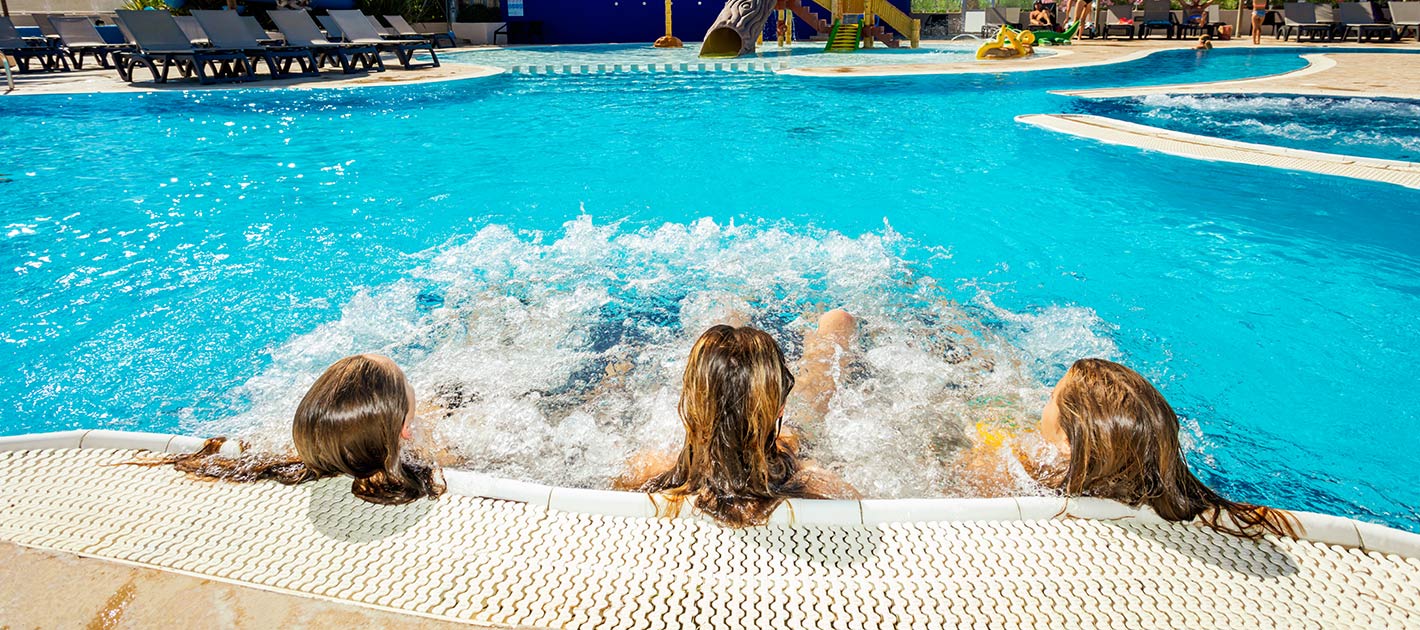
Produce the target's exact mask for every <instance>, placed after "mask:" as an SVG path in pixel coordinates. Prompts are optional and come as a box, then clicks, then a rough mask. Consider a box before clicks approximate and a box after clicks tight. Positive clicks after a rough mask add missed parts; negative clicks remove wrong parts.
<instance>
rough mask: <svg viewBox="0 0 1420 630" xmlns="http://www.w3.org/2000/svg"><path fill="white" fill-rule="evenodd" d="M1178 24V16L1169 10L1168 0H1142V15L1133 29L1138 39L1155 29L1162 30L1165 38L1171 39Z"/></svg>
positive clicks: (1146, 36)
mask: <svg viewBox="0 0 1420 630" xmlns="http://www.w3.org/2000/svg"><path fill="white" fill-rule="evenodd" d="M1178 26H1179V24H1178V18H1177V17H1174V14H1173V11H1171V10H1169V0H1144V15H1143V17H1142V18H1140V19H1139V23H1138V24H1137V25H1136V27H1135V31H1136V33H1137V34H1138V35H1139V39H1148V37H1149V35H1151V34H1152V33H1153V32H1154V31H1155V30H1163V31H1164V34H1165V39H1173V37H1174V34H1175V33H1176V32H1178Z"/></svg>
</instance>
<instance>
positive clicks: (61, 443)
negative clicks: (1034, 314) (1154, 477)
mask: <svg viewBox="0 0 1420 630" xmlns="http://www.w3.org/2000/svg"><path fill="white" fill-rule="evenodd" d="M202 443H203V440H202V439H201V438H195V437H190V436H180V435H172V434H166V433H142V432H128V431H112V430H107V429H92V430H72V431H59V432H53V433H34V434H28V435H18V436H7V437H0V452H6V451H28V450H43V449H141V450H148V451H153V452H168V453H185V452H192V451H195V450H197V449H198V448H199V447H201V445H202ZM223 452H224V453H226V454H229V455H231V454H236V453H238V452H240V451H239V450H238V448H237V447H236V445H235V444H234V443H230V442H229V443H228V444H227V445H224V447H223ZM443 473H444V479H445V481H446V483H447V485H448V492H449V493H450V494H455V495H459V496H467V497H481V498H487V499H501V500H508V501H518V502H522V503H526V504H528V505H530V506H533V507H537V508H544V509H549V510H554V511H560V512H570V513H581V514H595V515H600V516H611V517H640V518H648V517H654V516H656V508H655V505H654V503H653V502H652V499H651V497H650V495H646V494H643V493H636V492H619V491H613V490H588V489H582V488H562V487H553V486H547V485H543V484H537V483H531V482H526V481H519V480H514V479H503V478H498V477H492V476H489V475H484V474H481V473H475V472H470V471H464V470H453V469H446V470H444V471H443ZM1292 514H1293V515H1295V516H1296V517H1297V520H1298V522H1299V523H1300V525H1301V527H1302V532H1301V534H1302V535H1301V536H1300V538H1301V539H1302V540H1308V541H1312V542H1318V543H1323V544H1331V545H1338V546H1341V547H1347V548H1354V549H1360V550H1362V551H1367V552H1377V553H1388V554H1396V555H1400V556H1405V557H1409V558H1420V534H1413V533H1410V532H1406V531H1401V530H1398V529H1394V528H1390V527H1386V526H1384V525H1378V524H1374V523H1366V522H1362V521H1358V520H1354V519H1350V518H1345V517H1339V516H1331V515H1327V514H1317V513H1312V512H1300V511H1293V512H1292ZM684 518H690V519H697V520H706V517H705V516H703V515H696V514H690V515H687V516H685V517H684ZM1062 519H1064V520H1068V519H1087V520H1101V521H1132V522H1137V523H1140V524H1162V523H1165V522H1166V521H1165V520H1164V519H1162V518H1160V517H1159V516H1158V515H1156V514H1154V512H1153V511H1152V510H1150V509H1149V508H1147V507H1141V508H1133V507H1130V506H1127V505H1124V504H1122V503H1118V502H1116V501H1110V500H1105V499H1093V498H1084V497H1076V498H1063V497H1029V496H1023V497H1006V498H993V499H949V498H934V499H863V500H857V501H853V500H805V499H792V500H788V501H785V502H784V504H783V505H781V506H780V508H779V509H778V510H777V511H775V513H774V514H773V516H772V517H771V520H770V524H771V525H793V526H812V525H837V526H853V525H862V526H877V525H883V524H889V523H965V522H1019V521H1041V520H1062Z"/></svg>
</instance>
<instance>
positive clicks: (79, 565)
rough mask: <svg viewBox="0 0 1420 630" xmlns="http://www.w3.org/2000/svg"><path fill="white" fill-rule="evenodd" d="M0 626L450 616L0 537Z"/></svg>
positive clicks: (378, 626)
mask: <svg viewBox="0 0 1420 630" xmlns="http://www.w3.org/2000/svg"><path fill="white" fill-rule="evenodd" d="M0 584H4V585H5V588H3V589H0V628H5V629H9V628H14V629H15V630H19V629H20V628H88V629H90V630H119V629H121V628H184V629H190V630H206V629H208V628H212V629H217V628H292V629H296V628H312V629H322V628H331V629H337V628H339V629H344V628H365V629H368V630H446V629H447V630H452V629H454V628H478V627H479V626H470V625H466V624H461V623H454V622H450V621H441V620H437V619H427V618H423V617H416V616H412V615H402V614H395V613H390V612H384V611H380V610H373V609H370V608H364V607H360V606H353V605H349V604H337V603H334V602H329V601H324V600H317V599H309V598H305V597H297V596H295V595H287V594H284V593H273V592H270V591H263V590H260V589H256V588H251V587H245V586H236V585H233V584H228V583H225V582H219V581H215V580H207V579H202V578H197V577H192V576H188V575H182V574H178V573H170V572H168V571H159V570H157V569H147V568H141V567H133V566H128V565H125V564H120V563H117V562H111V561H108V560H98V559H94V558H83V557H80V556H75V555H72V554H67V553H57V552H52V551H41V550H36V549H27V548H24V547H20V546H19V545H14V544H11V543H5V542H0Z"/></svg>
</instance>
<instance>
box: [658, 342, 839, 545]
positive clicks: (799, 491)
mask: <svg viewBox="0 0 1420 630" xmlns="http://www.w3.org/2000/svg"><path fill="white" fill-rule="evenodd" d="M793 387H794V376H793V374H790V373H789V368H788V365H787V364H786V362H785V360H784V353H783V352H782V351H780V349H779V344H777V343H775V341H774V338H773V337H771V336H769V334H768V333H766V332H764V331H762V330H758V329H755V328H750V327H747V326H745V327H739V328H735V327H732V326H725V325H720V326H714V327H711V328H710V329H709V330H707V331H705V334H703V335H701V336H700V339H699V340H697V341H696V342H695V346H694V347H693V348H691V350H690V361H689V363H687V364H686V366H685V375H684V377H683V378H682V390H681V395H680V404H679V406H678V410H679V412H680V419H681V422H682V423H683V424H684V425H685V445H684V446H683V447H682V448H681V451H680V455H679V456H678V457H677V458H676V464H675V466H674V467H673V468H671V469H670V470H668V471H666V472H664V473H661V474H660V475H657V476H655V477H652V478H651V479H650V480H648V481H647V482H646V483H645V484H643V485H642V486H641V488H640V490H642V491H644V492H660V493H664V495H665V496H666V498H667V499H668V500H669V502H668V504H667V505H666V506H665V508H664V509H663V510H662V514H663V515H664V516H675V515H676V514H677V513H679V511H680V506H681V503H682V502H683V501H684V500H685V499H686V498H687V497H691V498H693V500H694V505H695V507H696V508H697V509H699V510H700V511H701V512H704V513H706V514H708V515H710V516H711V517H713V518H714V519H715V520H716V521H719V522H720V523H722V524H725V525H729V526H731V527H745V526H749V525H761V524H763V523H765V522H767V521H768V520H769V515H770V514H771V513H772V512H773V511H774V508H776V507H778V505H779V503H780V502H782V501H783V500H784V499H785V498H794V497H798V498H822V497H820V496H818V495H816V494H814V493H812V492H810V491H809V490H808V488H807V487H806V485H805V483H804V481H803V480H802V479H801V478H800V477H799V469H800V464H799V458H798V453H797V450H798V447H797V444H796V443H795V442H794V441H792V440H788V439H780V435H779V431H780V427H781V421H782V413H781V412H782V411H783V409H784V403H785V402H786V401H787V400H788V398H789V391H790V390H792V389H793Z"/></svg>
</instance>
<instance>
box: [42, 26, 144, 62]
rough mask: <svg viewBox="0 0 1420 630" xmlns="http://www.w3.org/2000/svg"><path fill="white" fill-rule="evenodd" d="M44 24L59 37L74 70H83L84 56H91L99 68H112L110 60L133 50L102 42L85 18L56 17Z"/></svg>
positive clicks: (129, 47)
mask: <svg viewBox="0 0 1420 630" xmlns="http://www.w3.org/2000/svg"><path fill="white" fill-rule="evenodd" d="M46 22H49V23H50V24H51V25H53V27H54V30H55V32H56V33H58V35H59V42H60V44H61V45H63V46H64V51H65V52H66V53H68V54H69V61H70V62H72V63H73V64H74V68H76V69H79V70H82V69H83V68H84V57H86V56H90V55H92V56H93V58H94V60H95V61H97V62H99V66H101V67H104V68H112V67H113V65H111V64H110V59H115V60H116V59H117V55H119V54H121V53H125V52H132V51H133V49H134V47H133V46H130V45H128V44H110V43H108V42H107V41H104V38H103V36H102V35H99V30H98V29H96V28H94V23H93V22H91V21H89V18H86V17H61V16H57V15H56V16H54V17H52V18H50V19H48V20H46Z"/></svg>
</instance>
